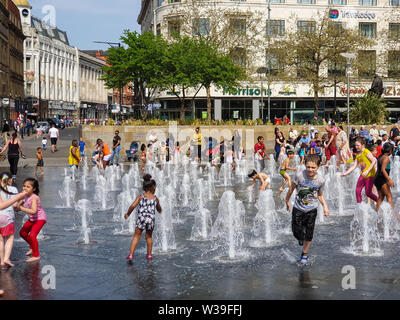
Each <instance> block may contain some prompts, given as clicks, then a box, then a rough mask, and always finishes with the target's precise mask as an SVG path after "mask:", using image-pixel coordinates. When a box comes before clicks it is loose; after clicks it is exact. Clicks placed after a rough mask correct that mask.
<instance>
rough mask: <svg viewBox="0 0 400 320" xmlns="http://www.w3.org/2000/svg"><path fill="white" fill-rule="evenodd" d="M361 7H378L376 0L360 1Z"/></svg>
mask: <svg viewBox="0 0 400 320" xmlns="http://www.w3.org/2000/svg"><path fill="white" fill-rule="evenodd" d="M358 4H359V5H360V6H376V0H358Z"/></svg>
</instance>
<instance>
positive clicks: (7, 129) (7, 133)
mask: <svg viewBox="0 0 400 320" xmlns="http://www.w3.org/2000/svg"><path fill="white" fill-rule="evenodd" d="M1 133H2V134H3V138H4V143H6V142H7V140H8V137H9V136H10V125H9V124H8V121H7V120H3V128H2V129H1Z"/></svg>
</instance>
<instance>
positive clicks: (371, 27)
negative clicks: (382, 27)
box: [359, 22, 376, 38]
mask: <svg viewBox="0 0 400 320" xmlns="http://www.w3.org/2000/svg"><path fill="white" fill-rule="evenodd" d="M359 29H360V35H361V36H362V37H366V38H376V22H360V23H359Z"/></svg>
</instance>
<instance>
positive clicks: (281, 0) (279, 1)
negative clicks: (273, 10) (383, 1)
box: [266, 0, 285, 3]
mask: <svg viewBox="0 0 400 320" xmlns="http://www.w3.org/2000/svg"><path fill="white" fill-rule="evenodd" d="M266 1H267V2H268V0H266ZM271 3H285V0H271Z"/></svg>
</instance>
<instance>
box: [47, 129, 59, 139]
mask: <svg viewBox="0 0 400 320" xmlns="http://www.w3.org/2000/svg"><path fill="white" fill-rule="evenodd" d="M49 134H50V138H58V129H57V128H51V129H50V130H49Z"/></svg>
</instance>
